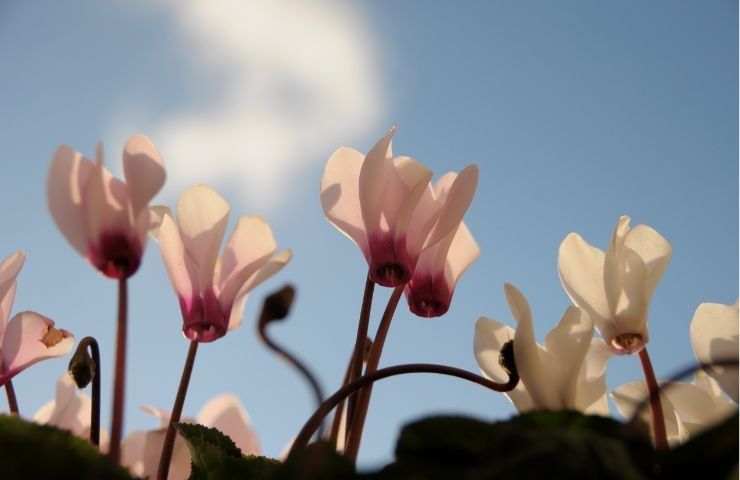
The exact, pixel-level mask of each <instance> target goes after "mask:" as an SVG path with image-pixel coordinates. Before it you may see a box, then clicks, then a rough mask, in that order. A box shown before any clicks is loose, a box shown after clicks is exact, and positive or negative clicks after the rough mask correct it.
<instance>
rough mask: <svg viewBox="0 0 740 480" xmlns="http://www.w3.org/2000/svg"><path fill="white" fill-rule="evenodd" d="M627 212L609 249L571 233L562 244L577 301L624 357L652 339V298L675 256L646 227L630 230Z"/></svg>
mask: <svg viewBox="0 0 740 480" xmlns="http://www.w3.org/2000/svg"><path fill="white" fill-rule="evenodd" d="M629 222H630V218H629V217H627V216H623V217H621V218H620V219H619V221H618V222H617V227H616V228H615V229H614V233H613V234H612V239H611V244H610V245H609V250H608V251H606V252H603V251H602V250H599V249H598V248H595V247H592V246H591V245H589V244H588V243H586V242H585V241H584V240H583V239H582V238H581V236H580V235H578V234H577V233H571V234H570V235H568V236H567V237H565V240H563V243H561V244H560V251H559V255H558V271H559V272H560V280H561V282H562V283H563V287H564V288H565V291H566V292H567V293H568V296H569V297H570V298H571V300H572V301H573V303H574V304H575V305H576V306H578V307H581V308H583V309H584V310H586V311H587V312H588V313H589V315H591V318H593V321H594V325H595V326H596V329H597V330H598V331H599V333H600V334H601V336H602V337H603V338H604V341H606V343H607V345H609V346H610V347H611V348H612V350H613V351H614V352H615V353H617V354H620V355H625V354H631V353H635V352H639V351H640V350H642V349H643V347H644V346H645V345H646V344H647V342H648V338H649V337H648V328H647V320H648V308H649V306H650V299H651V297H652V296H653V291H654V290H655V286H656V285H657V284H658V281H659V280H660V278H661V277H662V276H663V271H664V270H665V268H666V266H668V261H669V260H670V258H671V245H670V244H669V243H668V241H667V240H666V239H665V238H663V237H662V236H661V235H660V234H659V233H658V232H656V231H655V230H653V229H652V228H650V227H648V226H646V225H638V226H637V227H635V228H633V229H631V230H630V228H629Z"/></svg>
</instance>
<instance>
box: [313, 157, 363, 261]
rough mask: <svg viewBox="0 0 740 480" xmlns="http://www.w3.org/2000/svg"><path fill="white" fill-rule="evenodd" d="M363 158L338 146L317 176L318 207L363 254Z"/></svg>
mask: <svg viewBox="0 0 740 480" xmlns="http://www.w3.org/2000/svg"><path fill="white" fill-rule="evenodd" d="M364 158H365V157H364V156H363V155H362V154H361V153H360V152H358V151H357V150H354V149H352V148H347V147H342V148H339V149H338V150H337V151H336V152H334V153H333V154H332V156H331V157H329V161H328V162H327V163H326V167H325V168H324V175H323V176H322V177H321V206H322V207H323V209H324V215H326V218H327V219H329V221H330V222H331V223H332V224H333V225H334V226H335V227H337V229H338V230H339V231H340V232H342V233H344V234H345V235H346V236H347V237H349V238H350V240H352V241H353V242H355V243H356V244H357V246H358V247H360V250H362V252H363V253H364V254H365V255H367V252H368V249H367V236H366V234H365V223H364V221H363V219H362V208H361V206H360V190H359V189H360V170H361V169H362V162H363V160H364Z"/></svg>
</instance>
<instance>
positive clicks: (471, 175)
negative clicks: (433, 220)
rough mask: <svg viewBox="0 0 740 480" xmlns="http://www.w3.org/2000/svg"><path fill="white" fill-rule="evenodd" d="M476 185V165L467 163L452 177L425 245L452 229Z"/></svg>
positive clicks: (473, 193)
mask: <svg viewBox="0 0 740 480" xmlns="http://www.w3.org/2000/svg"><path fill="white" fill-rule="evenodd" d="M477 186H478V167H477V166H475V165H468V166H467V167H465V168H464V169H463V171H462V172H460V174H459V175H458V176H457V177H456V178H455V179H454V182H453V183H452V185H451V186H450V189H449V191H448V193H447V196H446V198H445V202H444V207H443V208H442V211H441V214H440V217H439V220H438V222H437V224H436V225H435V226H434V229H433V230H432V232H431V233H430V234H429V239H428V240H427V242H426V246H429V245H434V244H435V243H437V242H438V241H440V240H442V238H444V236H445V235H447V234H448V233H449V232H451V231H452V230H454V229H455V228H456V227H457V226H458V225H459V224H460V222H461V221H462V219H463V216H464V215H465V212H467V211H468V208H469V207H470V204H471V202H472V201H473V196H474V195H475V189H476V187H477Z"/></svg>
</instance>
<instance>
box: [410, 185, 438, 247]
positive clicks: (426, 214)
mask: <svg viewBox="0 0 740 480" xmlns="http://www.w3.org/2000/svg"><path fill="white" fill-rule="evenodd" d="M441 213H442V203H441V202H440V201H439V200H438V199H437V197H436V195H435V193H434V189H433V188H432V186H431V185H427V186H426V187H425V188H424V191H423V192H422V194H421V197H420V198H419V201H418V203H417V204H416V209H415V210H414V214H413V215H412V216H411V219H410V220H409V223H408V227H407V237H406V248H407V249H408V251H409V252H416V253H418V252H421V251H422V248H423V247H424V242H426V240H427V238H428V237H429V232H431V231H432V228H434V225H435V224H436V223H437V221H438V220H439V216H440V214H441ZM430 248H431V247H430Z"/></svg>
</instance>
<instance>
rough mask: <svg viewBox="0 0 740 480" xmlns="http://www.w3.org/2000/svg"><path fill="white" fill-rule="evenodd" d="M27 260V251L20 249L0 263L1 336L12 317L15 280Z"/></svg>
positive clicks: (0, 336)
mask: <svg viewBox="0 0 740 480" xmlns="http://www.w3.org/2000/svg"><path fill="white" fill-rule="evenodd" d="M25 261H26V253H25V252H22V251H18V252H15V253H11V254H10V255H8V256H7V257H6V258H5V259H4V260H3V261H2V263H0V338H2V336H3V332H4V331H5V324H6V323H7V322H8V317H10V309H11V308H12V307H13V300H15V280H16V278H17V277H18V274H19V273H20V272H21V268H23V263H24V262H25Z"/></svg>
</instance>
